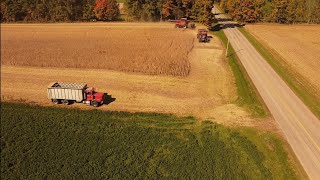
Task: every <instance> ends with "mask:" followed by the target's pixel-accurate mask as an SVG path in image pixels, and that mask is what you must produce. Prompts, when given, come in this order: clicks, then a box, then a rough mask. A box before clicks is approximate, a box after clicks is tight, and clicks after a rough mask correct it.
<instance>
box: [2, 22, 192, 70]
mask: <svg viewBox="0 0 320 180" xmlns="http://www.w3.org/2000/svg"><path fill="white" fill-rule="evenodd" d="M1 31H2V33H1V44H2V47H1V54H2V64H3V65H13V66H36V67H61V68H86V69H88V68H89V69H109V70H117V71H125V72H139V73H144V74H151V75H172V76H188V75H189V72H190V63H189V62H188V53H189V52H190V50H191V49H192V47H193V43H192V42H193V36H192V35H190V33H191V32H189V31H183V30H178V29H174V28H173V27H172V24H159V25H158V26H149V27H146V26H145V24H143V23H142V24H140V25H134V24H133V26H131V27H124V26H115V25H113V24H111V25H110V26H109V25H108V24H105V25H101V24H98V25H96V26H95V27H93V26H92V24H72V25H68V26H59V25H50V26H48V25H20V26H15V25H4V26H3V27H2V30H1Z"/></svg>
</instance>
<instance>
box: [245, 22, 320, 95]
mask: <svg viewBox="0 0 320 180" xmlns="http://www.w3.org/2000/svg"><path fill="white" fill-rule="evenodd" d="M246 29H247V30H248V31H249V32H250V33H252V34H253V35H254V36H255V37H256V38H257V39H258V40H259V41H260V42H262V43H263V44H264V45H266V46H267V47H268V48H270V50H271V52H272V53H276V54H278V55H280V56H281V57H282V58H281V59H282V61H281V62H279V63H281V64H282V65H283V66H284V67H285V68H286V69H287V70H288V71H290V73H292V74H293V76H294V77H292V78H297V81H299V83H300V84H301V85H302V86H305V87H306V88H307V89H311V91H312V93H313V94H314V95H315V96H317V97H318V98H319V99H320V75H319V67H320V25H271V24H259V25H247V26H246Z"/></svg>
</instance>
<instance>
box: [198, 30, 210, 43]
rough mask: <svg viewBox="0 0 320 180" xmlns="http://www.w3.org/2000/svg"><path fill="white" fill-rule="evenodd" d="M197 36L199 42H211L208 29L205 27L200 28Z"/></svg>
mask: <svg viewBox="0 0 320 180" xmlns="http://www.w3.org/2000/svg"><path fill="white" fill-rule="evenodd" d="M197 38H198V40H199V42H204V43H206V42H209V36H208V31H207V30H205V29H198V34H197Z"/></svg>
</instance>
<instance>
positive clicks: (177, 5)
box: [124, 0, 214, 23]
mask: <svg viewBox="0 0 320 180" xmlns="http://www.w3.org/2000/svg"><path fill="white" fill-rule="evenodd" d="M213 5H214V0H125V2H124V7H125V11H126V12H127V14H126V19H127V20H129V21H135V20H143V21H159V20H168V19H180V18H182V17H186V18H188V19H194V20H198V21H200V22H204V23H205V22H208V21H210V20H211V19H213V18H214V16H213V14H212V13H211V10H212V8H213Z"/></svg>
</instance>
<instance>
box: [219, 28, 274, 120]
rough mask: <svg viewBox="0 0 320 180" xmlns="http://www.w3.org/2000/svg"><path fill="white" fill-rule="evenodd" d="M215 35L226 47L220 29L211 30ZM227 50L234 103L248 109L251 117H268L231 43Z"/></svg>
mask: <svg viewBox="0 0 320 180" xmlns="http://www.w3.org/2000/svg"><path fill="white" fill-rule="evenodd" d="M213 33H214V35H216V36H217V37H218V38H219V39H220V41H221V42H222V44H223V45H224V47H225V48H226V47H227V43H228V38H227V37H226V35H225V34H224V32H223V31H222V30H220V31H215V32H213ZM228 46H229V48H228V52H227V53H226V55H227V57H225V58H226V59H227V61H228V64H229V66H230V67H231V69H232V73H233V75H234V77H235V81H236V86H237V94H238V97H239V98H238V99H237V100H236V103H237V104H238V105H240V106H242V107H245V108H247V109H248V110H249V112H250V113H251V115H252V116H253V117H260V118H261V117H262V118H263V117H270V112H269V110H268V108H267V106H266V105H265V103H264V101H263V100H262V98H261V96H260V95H259V93H258V90H257V89H256V88H255V86H254V85H253V83H252V81H251V79H250V77H249V75H248V74H247V72H246V71H245V69H244V67H243V66H242V64H241V62H240V60H239V58H238V56H237V54H236V53H235V51H234V49H233V47H232V45H231V44H229V45H228Z"/></svg>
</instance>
